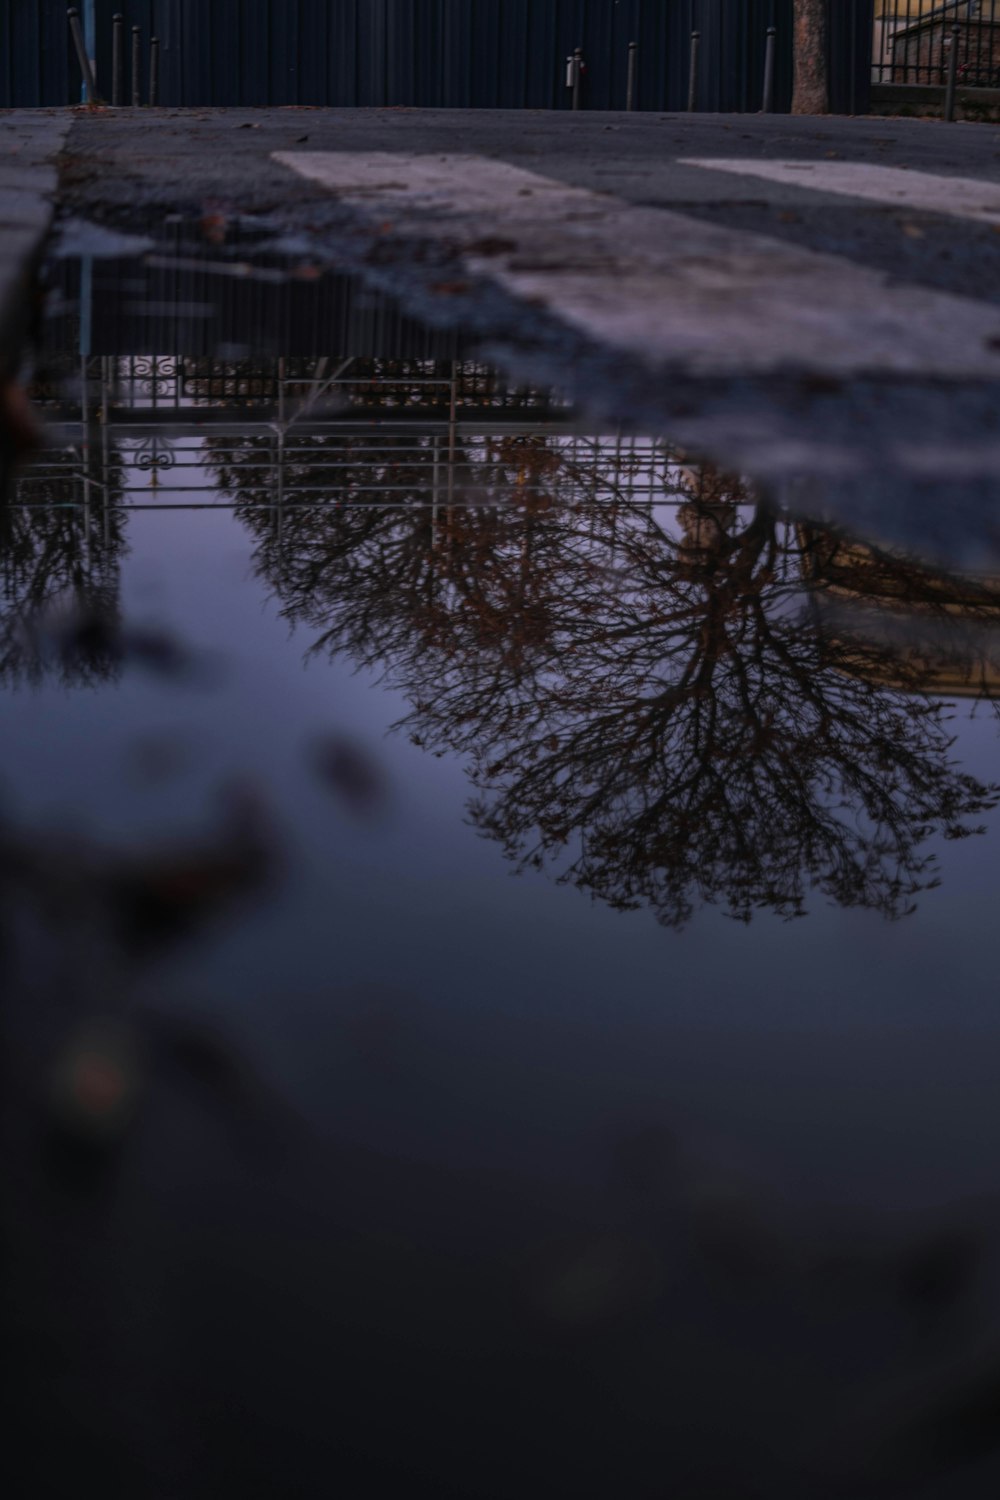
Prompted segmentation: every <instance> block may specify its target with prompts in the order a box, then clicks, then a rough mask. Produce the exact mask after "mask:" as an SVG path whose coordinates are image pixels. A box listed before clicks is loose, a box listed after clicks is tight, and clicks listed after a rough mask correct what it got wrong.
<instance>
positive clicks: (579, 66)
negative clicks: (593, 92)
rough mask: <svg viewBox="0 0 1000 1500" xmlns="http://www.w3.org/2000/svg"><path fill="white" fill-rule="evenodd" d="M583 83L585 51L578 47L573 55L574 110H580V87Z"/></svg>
mask: <svg viewBox="0 0 1000 1500" xmlns="http://www.w3.org/2000/svg"><path fill="white" fill-rule="evenodd" d="M582 82H583V49H582V48H581V47H577V49H576V51H575V52H574V53H573V108H574V109H579V108H580V85H581V84H582Z"/></svg>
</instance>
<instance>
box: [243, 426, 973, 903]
mask: <svg viewBox="0 0 1000 1500" xmlns="http://www.w3.org/2000/svg"><path fill="white" fill-rule="evenodd" d="M387 452H388V449H387ZM550 459H551V450H548V451H547V452H545V451H543V452H540V453H538V454H536V456H535V460H534V472H533V473H532V474H531V477H530V479H529V481H528V482H523V465H524V463H525V453H524V452H523V451H522V452H520V453H518V454H516V455H510V475H509V477H510V481H511V493H512V494H513V495H514V496H516V497H517V501H516V503H512V504H509V505H508V506H506V507H502V508H498V507H490V508H476V507H471V508H462V509H459V508H452V509H446V510H445V511H443V512H441V513H440V514H437V515H435V514H434V513H433V511H432V510H431V509H430V508H428V507H426V506H421V507H419V508H417V507H413V508H412V509H409V510H406V509H404V510H403V511H400V510H389V509H386V508H385V507H384V506H381V505H377V504H365V503H363V488H362V489H355V490H354V491H353V494H354V495H355V497H356V498H357V499H358V500H359V501H361V503H358V504H355V505H354V506H353V507H352V508H350V509H343V510H338V509H336V508H331V507H329V506H328V507H325V508H312V509H308V510H303V511H299V512H291V513H290V514H289V516H287V517H286V519H285V524H284V530H283V532H282V534H281V536H280V537H279V536H278V534H277V533H276V531H275V529H274V528H273V526H271V525H270V524H269V523H267V522H262V519H261V515H260V512H259V511H256V510H254V509H253V507H252V506H251V505H249V504H248V505H247V506H246V508H245V510H244V520H245V522H246V523H247V524H248V525H249V526H251V527H252V528H253V529H254V530H255V532H256V535H257V539H258V551H257V564H258V568H259V570H260V572H261V574H262V575H263V576H265V577H266V578H267V579H269V580H270V582H271V583H272V585H273V586H274V588H275V589H276V591H277V592H278V594H279V596H280V598H281V601H282V605H283V613H284V614H285V616H286V617H287V618H288V619H289V620H290V621H292V622H294V623H297V624H298V623H301V624H304V625H307V626H309V627H310V628H312V629H313V630H315V631H318V632H319V634H318V636H317V639H316V641H315V644H314V646H313V651H314V653H329V654H334V655H341V654H343V655H347V656H349V657H351V658H353V659H355V660H356V661H358V662H359V663H363V664H366V665H378V666H380V668H381V669H382V671H383V672H384V677H385V680H386V681H387V682H388V683H389V684H391V685H392V686H394V687H396V688H399V689H401V690H403V691H404V692H405V693H406V694H407V696H408V698H409V700H410V702H411V704H412V711H411V713H410V714H409V715H408V716H407V718H406V719H405V721H404V726H405V728H406V729H407V730H408V732H409V734H410V737H411V739H412V740H413V742H414V743H415V744H417V745H420V746H423V747H425V748H427V749H428V750H430V751H432V752H435V753H443V752H445V751H447V750H450V751H453V752H458V753H459V754H461V755H462V756H463V757H464V758H465V760H466V763H467V765H468V769H469V774H470V777H471V779H472V782H473V785H474V787H475V789H476V795H475V798H474V800H473V801H472V803H471V809H470V815H471V819H472V821H473V823H474V824H475V826H476V827H477V828H479V829H480V831H481V832H482V833H483V834H485V835H487V836H488V837H490V838H493V839H496V840H497V842H498V843H500V844H501V846H502V847H503V848H504V850H505V852H506V853H507V855H508V856H509V857H510V858H511V859H512V860H513V861H515V863H516V864H517V866H518V867H519V868H521V869H524V868H526V867H534V868H539V869H541V868H546V869H548V870H550V871H551V872H553V873H554V874H555V875H556V876H557V878H558V879H560V880H561V881H565V882H571V883H573V884H575V885H577V886H579V887H581V888H582V889H584V890H587V891H589V892H590V893H591V894H592V895H593V896H594V897H595V898H599V899H600V900H602V901H605V902H608V903H609V904H611V905H612V906H614V907H617V908H622V909H631V908H638V907H645V906H648V907H650V908H652V910H653V911H654V912H655V913H656V915H657V917H658V918H659V920H660V921H661V922H662V923H664V924H666V925H668V926H672V927H677V926H681V925H683V924H684V923H686V922H687V921H688V920H689V919H690V918H691V917H692V915H693V914H694V912H695V911H696V910H697V909H698V908H699V907H700V906H702V905H704V904H717V905H719V906H721V907H722V908H723V909H724V910H725V911H726V913H727V914H729V915H730V916H732V917H735V918H737V919H739V920H741V921H744V922H746V921H749V920H750V919H751V917H752V915H753V913H754V912H755V911H757V910H760V909H769V910H771V911H773V912H776V913H778V914H779V915H780V916H782V917H786V918H791V917H798V916H801V915H803V914H804V912H805V911H806V908H807V901H808V899H809V897H810V895H819V896H821V897H824V898H826V899H827V900H828V901H830V902H833V903H836V904H837V905H840V906H845V907H864V908H869V909H872V910H874V911H877V912H880V913H881V914H882V915H883V916H884V917H887V918H897V917H900V916H903V915H905V914H907V913H909V912H910V911H912V910H913V908H914V898H915V896H916V895H917V894H918V893H919V892H920V891H921V890H923V889H925V888H927V887H929V886H932V885H935V884H937V883H938V882H937V874H936V866H935V859H934V856H933V854H932V853H931V852H930V850H929V847H928V841H929V840H930V838H931V835H932V834H934V833H935V832H943V833H944V834H945V835H946V836H948V837H951V838H956V837H962V836H965V835H967V834H968V833H970V832H972V831H973V830H974V827H975V825H974V823H972V822H971V821H970V820H974V819H976V818H978V817H980V816H981V814H982V813H983V812H984V811H986V810H988V809H990V808H992V807H994V806H995V805H996V803H997V788H995V787H992V786H987V785H984V784H983V783H981V782H980V781H979V780H977V779H976V778H975V777H973V776H971V775H969V774H967V773H965V772H963V771H962V770H961V769H960V768H959V766H958V765H957V764H956V763H955V761H954V760H953V758H952V755H951V745H952V735H951V730H950V727H949V712H948V709H947V707H946V706H945V705H944V704H942V703H941V702H940V701H938V700H936V699H934V698H932V697H928V696H923V695H921V694H920V692H919V691H918V690H919V688H920V686H921V676H920V671H921V669H920V664H919V663H918V662H917V661H916V660H912V661H908V660H907V659H906V658H905V654H904V655H902V656H901V655H900V653H898V652H892V653H891V654H892V663H891V665H892V671H891V673H890V672H889V671H888V665H889V656H890V647H889V646H888V645H887V644H886V643H885V642H884V641H879V640H877V639H874V638H872V639H869V638H867V637H865V636H838V635H837V634H836V633H831V632H830V631H829V630H826V629H824V628H823V622H822V616H821V612H820V611H818V610H817V608H816V601H815V596H814V588H815V582H813V583H812V584H810V583H809V580H810V579H812V578H813V575H814V573H815V567H814V560H815V559H814V554H815V552H816V549H817V547H820V546H822V545H825V544H824V543H823V541H822V538H819V539H818V538H817V537H816V536H815V535H812V536H811V535H809V534H807V533H806V532H804V531H802V530H801V529H800V528H797V527H796V526H794V525H793V524H791V523H789V522H787V521H785V520H781V519H779V518H778V517H776V516H775V514H774V513H773V512H771V511H769V510H768V509H767V508H766V507H765V506H764V505H763V504H761V503H759V502H757V501H756V500H755V499H754V498H753V497H752V496H751V495H750V494H749V493H748V492H746V491H745V490H744V489H743V487H742V486H741V485H740V484H739V483H738V482H734V481H732V480H728V479H726V478H725V477H724V476H721V475H718V474H715V473H714V472H713V471H711V470H703V471H701V472H700V473H698V474H692V473H686V474H685V473H681V474H680V476H679V477H678V479H677V485H678V488H679V490H680V491H681V492H682V493H681V495H679V496H678V498H681V499H682V501H683V503H681V504H679V505H674V506H669V507H668V506H659V507H644V508H633V507H629V506H626V505H624V504H621V503H619V502H618V501H616V500H614V499H612V500H610V501H607V502H604V503H600V504H596V505H594V504H585V503H578V504H575V505H573V504H565V503H554V502H553V501H552V498H551V496H550V495H549V494H548V493H547V481H546V473H547V467H546V466H547V464H548V463H549V461H550ZM516 465H521V469H520V470H518V472H519V473H521V474H522V482H516V481H515V466H516ZM530 469H531V461H530V460H529V470H530ZM245 498H247V499H249V496H246V495H245ZM828 561H829V559H828ZM898 566H899V567H900V568H902V567H904V566H905V565H903V564H899V565H898ZM942 608H944V607H943V606H942Z"/></svg>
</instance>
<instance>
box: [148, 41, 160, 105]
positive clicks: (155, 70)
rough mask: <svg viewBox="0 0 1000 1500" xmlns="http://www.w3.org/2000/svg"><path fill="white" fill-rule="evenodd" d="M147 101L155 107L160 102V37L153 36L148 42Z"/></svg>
mask: <svg viewBox="0 0 1000 1500" xmlns="http://www.w3.org/2000/svg"><path fill="white" fill-rule="evenodd" d="M149 102H150V104H151V105H152V106H153V107H154V108H155V107H156V105H157V104H159V102H160V39H159V37H158V36H154V37H153V38H152V40H151V41H150V44H149Z"/></svg>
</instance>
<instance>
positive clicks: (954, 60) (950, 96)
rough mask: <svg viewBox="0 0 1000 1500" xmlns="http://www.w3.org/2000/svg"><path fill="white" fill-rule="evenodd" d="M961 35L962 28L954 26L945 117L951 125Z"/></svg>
mask: <svg viewBox="0 0 1000 1500" xmlns="http://www.w3.org/2000/svg"><path fill="white" fill-rule="evenodd" d="M961 35H962V28H961V26H953V27H952V28H951V51H950V52H949V54H948V87H947V90H946V91H945V96H944V117H945V119H946V120H947V121H949V123H950V122H951V121H952V120H954V118H955V91H956V89H957V88H958V43H959V38H960V37H961Z"/></svg>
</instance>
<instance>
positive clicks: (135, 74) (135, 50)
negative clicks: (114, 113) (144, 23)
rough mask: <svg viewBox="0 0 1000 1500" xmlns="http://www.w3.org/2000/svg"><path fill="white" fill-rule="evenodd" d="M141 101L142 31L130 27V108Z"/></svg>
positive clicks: (137, 105)
mask: <svg viewBox="0 0 1000 1500" xmlns="http://www.w3.org/2000/svg"><path fill="white" fill-rule="evenodd" d="M141 103H142V31H141V30H140V28H139V27H138V26H133V27H132V108H133V109H138V108H139V106H140V104H141Z"/></svg>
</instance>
